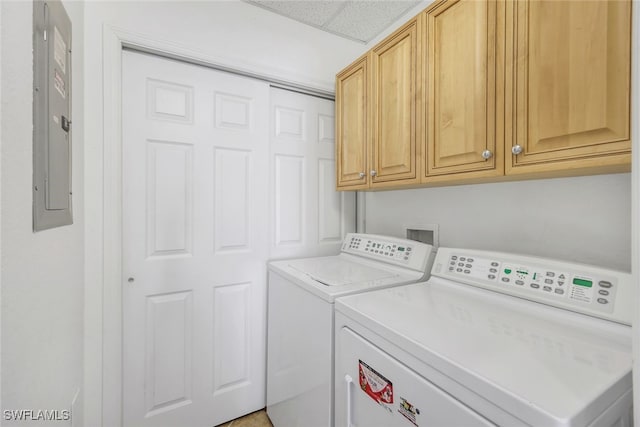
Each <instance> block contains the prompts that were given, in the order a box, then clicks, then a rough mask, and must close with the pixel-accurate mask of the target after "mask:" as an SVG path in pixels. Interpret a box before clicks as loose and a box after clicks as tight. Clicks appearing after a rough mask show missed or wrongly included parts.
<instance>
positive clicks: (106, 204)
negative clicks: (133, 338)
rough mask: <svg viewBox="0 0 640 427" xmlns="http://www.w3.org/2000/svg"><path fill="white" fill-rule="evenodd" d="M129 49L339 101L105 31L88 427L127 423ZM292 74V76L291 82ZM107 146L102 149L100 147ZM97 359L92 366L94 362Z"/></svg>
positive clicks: (90, 248) (263, 74) (88, 309)
mask: <svg viewBox="0 0 640 427" xmlns="http://www.w3.org/2000/svg"><path fill="white" fill-rule="evenodd" d="M125 48H128V49H132V50H136V51H139V52H144V53H151V54H154V55H157V56H161V57H166V58H171V59H177V60H180V61H184V62H186V63H191V64H198V65H203V66H207V67H210V68H214V69H218V70H223V71H228V72H233V73H235V74H239V75H243V76H247V77H252V78H256V79H259V80H264V81H268V82H270V83H271V84H272V85H274V86H277V87H281V88H290V89H295V90H297V91H298V92H303V93H308V94H313V95H319V96H322V97H325V98H326V97H329V98H333V96H334V94H333V92H331V91H329V90H327V89H326V88H318V87H313V86H306V85H304V84H300V83H292V82H295V76H293V75H288V74H287V73H286V72H284V73H282V74H283V76H284V78H285V79H284V80H283V79H282V78H281V77H278V76H275V75H273V74H271V71H272V70H267V69H264V67H262V66H259V65H256V66H251V68H247V64H245V63H242V64H240V63H234V61H232V60H229V59H226V58H222V57H213V56H209V55H204V54H202V53H201V52H198V51H195V50H191V49H189V48H187V47H185V46H182V45H178V44H175V43H172V42H169V41H167V40H159V39H154V38H150V37H148V36H145V35H143V34H139V33H135V32H131V31H128V30H125V29H122V28H118V27H115V26H111V25H108V24H104V25H103V29H102V96H103V102H102V108H103V109H102V138H101V140H100V141H99V142H98V143H97V146H98V149H97V150H96V152H93V153H92V154H91V156H93V157H92V158H91V159H89V158H87V161H85V174H86V173H88V172H87V171H88V170H91V172H92V173H96V172H97V173H98V174H99V176H100V177H101V179H99V180H98V181H99V183H100V184H102V187H101V188H93V189H92V191H87V199H90V200H89V201H88V202H87V209H89V210H92V208H94V207H98V206H99V208H98V209H95V211H94V212H93V214H94V215H101V218H100V219H98V220H97V221H96V224H95V225H96V227H95V228H93V229H92V230H89V231H88V232H87V236H86V241H85V283H86V284H87V285H86V287H85V328H84V330H85V332H84V336H85V345H84V360H85V368H84V377H85V380H84V408H83V409H84V411H83V412H84V414H83V415H84V421H85V424H87V425H96V423H99V425H102V426H122V425H123V414H122V406H123V405H122V368H123V354H122V337H123V331H122V327H123V325H122V295H123V294H122V51H123V49H125ZM286 79H290V80H289V81H287V80H286ZM100 149H101V152H100ZM89 362H91V363H89Z"/></svg>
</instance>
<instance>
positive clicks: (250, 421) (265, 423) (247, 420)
mask: <svg viewBox="0 0 640 427" xmlns="http://www.w3.org/2000/svg"><path fill="white" fill-rule="evenodd" d="M217 427H273V424H271V421H269V418H268V417H267V412H266V411H265V410H264V409H263V410H261V411H257V412H253V413H251V414H249V415H245V416H244V417H242V418H237V419H235V420H233V421H230V422H228V423H226V424H220V425H219V426H217Z"/></svg>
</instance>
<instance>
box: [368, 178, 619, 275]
mask: <svg viewBox="0 0 640 427" xmlns="http://www.w3.org/2000/svg"><path fill="white" fill-rule="evenodd" d="M630 195H631V176H630V174H628V173H626V174H615V175H595V176H588V177H576V178H556V179H545V180H531V181H519V182H504V183H492V184H476V185H461V186H454V187H437V188H424V189H415V190H401V191H381V192H372V193H368V194H367V195H366V218H365V220H366V230H367V232H369V233H381V234H390V235H396V236H405V230H404V228H403V226H404V225H414V224H433V223H435V224H439V226H440V246H445V247H446V246H449V247H463V248H477V249H487V250H497V251H506V252H516V253H522V254H530V255H536V256H544V257H552V258H553V257H557V258H559V259H565V260H571V261H577V262H582V263H587V264H594V265H598V266H603V267H609V268H614V269H620V270H624V271H630V269H631V253H630V251H631V233H630V229H631V197H630Z"/></svg>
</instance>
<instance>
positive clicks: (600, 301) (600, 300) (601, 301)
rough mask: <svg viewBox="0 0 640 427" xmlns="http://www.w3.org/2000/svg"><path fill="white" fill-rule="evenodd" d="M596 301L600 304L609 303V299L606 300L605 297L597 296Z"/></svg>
mask: <svg viewBox="0 0 640 427" xmlns="http://www.w3.org/2000/svg"><path fill="white" fill-rule="evenodd" d="M598 302H599V303H600V304H609V300H607V299H606V298H598Z"/></svg>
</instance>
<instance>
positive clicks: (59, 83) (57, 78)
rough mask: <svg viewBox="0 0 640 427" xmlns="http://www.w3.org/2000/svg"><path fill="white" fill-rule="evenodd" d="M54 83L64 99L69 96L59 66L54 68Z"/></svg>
mask: <svg viewBox="0 0 640 427" xmlns="http://www.w3.org/2000/svg"><path fill="white" fill-rule="evenodd" d="M53 85H54V86H55V88H56V90H57V91H58V93H59V94H60V96H62V99H65V98H66V97H67V89H66V85H65V83H64V78H63V77H62V74H60V72H59V71H58V69H57V68H55V69H54V73H53Z"/></svg>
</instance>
